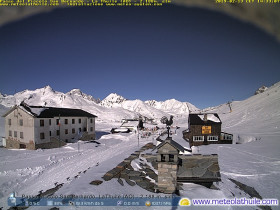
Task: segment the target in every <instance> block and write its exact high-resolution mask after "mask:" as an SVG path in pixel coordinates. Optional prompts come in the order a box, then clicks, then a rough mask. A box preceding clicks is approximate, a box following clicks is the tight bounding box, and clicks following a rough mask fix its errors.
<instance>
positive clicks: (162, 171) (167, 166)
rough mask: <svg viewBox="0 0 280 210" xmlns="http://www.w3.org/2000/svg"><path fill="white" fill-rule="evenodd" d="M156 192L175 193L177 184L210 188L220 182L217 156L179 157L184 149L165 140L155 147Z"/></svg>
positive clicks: (168, 139)
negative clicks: (156, 168) (191, 184)
mask: <svg viewBox="0 0 280 210" xmlns="http://www.w3.org/2000/svg"><path fill="white" fill-rule="evenodd" d="M156 149H157V164H158V182H157V188H156V189H157V190H158V191H159V192H163V193H170V194H172V193H177V192H178V183H196V184H201V185H204V186H206V187H210V186H211V185H212V184H213V182H218V181H221V175H220V168H219V164H218V155H216V154H212V155H201V154H195V155H191V154H190V155H180V154H179V153H180V152H182V153H184V150H185V148H184V147H182V146H181V145H180V144H178V143H177V142H175V141H173V140H172V138H167V139H166V140H165V141H163V142H162V143H160V144H159V145H158V146H157V147H156Z"/></svg>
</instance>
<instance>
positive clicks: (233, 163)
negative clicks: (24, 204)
mask: <svg viewBox="0 0 280 210" xmlns="http://www.w3.org/2000/svg"><path fill="white" fill-rule="evenodd" d="M87 100H88V99H87ZM93 103H95V102H93ZM126 103H127V102H126ZM141 104H142V103H141ZM96 106H98V109H99V106H100V105H96ZM279 107H280V83H277V84H275V85H274V86H272V87H270V88H268V89H267V90H265V91H264V92H263V93H259V94H258V95H255V96H252V97H250V98H249V99H247V100H244V101H239V102H233V103H232V108H233V112H231V113H230V112H229V107H228V105H226V104H224V105H221V106H218V107H213V108H209V109H207V111H208V112H218V113H219V116H220V118H221V120H222V122H223V125H222V130H223V131H226V132H229V133H233V134H234V141H235V142H236V141H238V142H240V143H242V144H232V145H208V146H201V147H199V148H196V151H197V150H198V151H199V152H200V153H203V154H213V153H217V154H218V155H219V165H220V172H221V176H222V181H221V182H219V183H217V184H216V187H218V188H219V190H214V189H208V188H205V187H203V186H200V185H195V184H186V185H184V186H183V189H184V190H181V194H182V195H183V196H185V197H188V198H190V199H194V198H234V197H237V198H241V197H246V198H250V196H249V195H248V194H247V193H245V192H244V191H242V190H241V189H239V188H238V187H237V186H236V185H235V184H234V183H233V182H232V181H230V178H231V179H234V180H236V181H239V182H241V183H243V184H246V185H247V186H250V187H253V188H254V189H255V190H256V191H257V192H258V193H259V195H260V196H261V197H262V198H264V199H265V198H276V199H278V200H280V184H279V181H278V180H279V179H280V152H279V149H280V130H279V126H280V109H279ZM102 108H104V113H105V114H107V113H106V112H105V108H106V107H101V109H102ZM6 109H7V108H5V107H4V106H1V107H0V111H1V114H2V113H3V112H5V111H6ZM89 109H90V107H89ZM101 109H99V110H101ZM117 109H121V110H123V108H121V107H119V108H114V109H113V108H111V109H109V108H106V111H108V110H111V112H114V113H115V115H116V116H117V115H119V113H118V112H117ZM149 110H151V109H149ZM127 111H128V110H127ZM128 112H129V113H133V112H132V111H128ZM121 115H122V114H121ZM107 116H109V115H108V114H107ZM174 125H177V126H179V127H180V129H179V130H177V132H179V131H180V132H181V131H182V130H183V129H185V128H187V118H186V116H185V115H181V114H180V113H178V115H177V116H175V118H174ZM3 126H4V123H3V120H2V121H0V129H1V130H3ZM119 126H120V122H113V121H111V120H110V119H108V121H106V118H98V120H97V122H96V131H97V137H98V138H99V139H98V140H97V141H98V142H99V143H100V144H97V143H88V142H78V143H73V144H67V145H66V146H64V147H63V148H56V149H49V150H40V149H39V150H35V151H29V150H7V149H5V148H0V207H4V209H7V197H8V195H9V194H10V193H11V192H13V191H15V192H16V193H17V194H18V195H22V194H27V195H37V194H38V193H39V191H45V190H47V189H50V188H53V187H55V184H62V183H64V184H63V186H62V187H61V188H60V189H59V190H58V191H57V192H56V195H61V194H63V195H70V194H75V195H105V194H111V195H122V194H133V195H135V196H137V195H149V194H153V193H151V192H148V191H146V190H144V189H142V188H140V187H139V186H137V185H136V186H133V187H132V186H129V185H128V184H126V183H125V182H124V186H121V185H120V184H119V183H118V182H117V179H112V180H110V181H107V182H106V181H104V182H103V183H102V184H101V185H98V186H95V185H90V184H89V183H90V182H91V181H93V180H102V178H101V177H102V176H103V175H104V174H105V173H106V172H107V171H109V170H110V169H112V168H114V167H115V166H116V165H117V164H118V163H120V162H121V161H122V160H123V159H124V158H126V157H128V156H129V155H130V154H131V153H133V152H134V151H135V150H137V149H138V148H139V147H141V146H143V145H144V144H146V143H148V142H153V143H156V142H155V136H151V137H149V138H142V139H141V138H140V141H139V143H140V145H139V147H138V136H137V134H135V133H130V134H110V133H109V131H110V130H111V128H113V127H119ZM159 127H162V125H160V126H159ZM1 130H0V131H1ZM173 138H174V139H175V140H176V141H180V140H181V135H180V134H178V133H177V135H174V134H173ZM37 208H38V207H36V208H35V207H30V208H28V209H37ZM67 208H68V207H65V208H63V209H67ZM180 208H182V207H178V209H180ZM192 208H194V209H205V207H194V206H191V208H190V209H192ZM219 208H221V209H256V208H259V207H248V206H247V207H229V206H227V207H219ZM42 209H48V208H47V207H46V208H45V207H42ZM72 209H83V208H82V207H72ZM88 209H91V208H88ZM110 209H112V208H110ZM129 209H131V208H129ZM161 209H162V207H161ZM166 209H168V208H166ZM169 209H171V208H169ZM208 209H217V206H215V207H214V208H213V206H212V207H209V208H208ZM272 209H279V206H278V207H277V206H272Z"/></svg>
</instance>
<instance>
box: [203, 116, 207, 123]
mask: <svg viewBox="0 0 280 210" xmlns="http://www.w3.org/2000/svg"><path fill="white" fill-rule="evenodd" d="M203 121H204V122H206V121H207V114H204V117H203Z"/></svg>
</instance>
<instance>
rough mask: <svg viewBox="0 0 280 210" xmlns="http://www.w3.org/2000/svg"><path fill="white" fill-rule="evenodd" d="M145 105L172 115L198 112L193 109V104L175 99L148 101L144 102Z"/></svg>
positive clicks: (196, 109) (195, 108)
mask: <svg viewBox="0 0 280 210" xmlns="http://www.w3.org/2000/svg"><path fill="white" fill-rule="evenodd" d="M145 103H146V104H148V105H150V106H152V107H154V108H156V109H160V110H163V111H165V112H168V113H170V114H173V115H174V113H176V114H185V113H188V111H190V112H196V111H199V109H198V108H197V107H195V106H194V105H193V104H191V103H188V102H181V101H177V100H176V99H169V100H166V101H155V100H150V101H145Z"/></svg>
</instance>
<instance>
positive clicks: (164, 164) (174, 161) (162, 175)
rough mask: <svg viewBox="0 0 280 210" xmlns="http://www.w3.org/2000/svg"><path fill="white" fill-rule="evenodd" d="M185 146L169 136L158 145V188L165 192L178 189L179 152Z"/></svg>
mask: <svg viewBox="0 0 280 210" xmlns="http://www.w3.org/2000/svg"><path fill="white" fill-rule="evenodd" d="M180 151H181V152H183V151H184V148H183V147H182V146H181V145H179V144H178V143H176V142H175V141H173V140H172V139H171V138H167V139H166V140H165V141H163V142H162V143H160V144H159V145H158V146H157V162H158V190H159V191H160V192H165V193H174V192H175V191H176V189H177V171H178V161H179V159H178V156H179V152H180Z"/></svg>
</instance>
